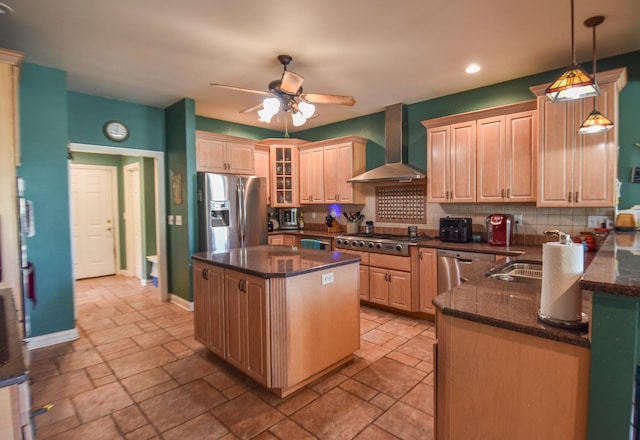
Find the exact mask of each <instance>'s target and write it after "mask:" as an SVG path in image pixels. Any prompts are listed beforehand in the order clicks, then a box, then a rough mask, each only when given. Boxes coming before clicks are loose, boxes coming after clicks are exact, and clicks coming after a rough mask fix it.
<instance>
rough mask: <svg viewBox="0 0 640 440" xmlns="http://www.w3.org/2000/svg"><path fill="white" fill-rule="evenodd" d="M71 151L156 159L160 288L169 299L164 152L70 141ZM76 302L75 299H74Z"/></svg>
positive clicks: (161, 297) (162, 298) (164, 296)
mask: <svg viewBox="0 0 640 440" xmlns="http://www.w3.org/2000/svg"><path fill="white" fill-rule="evenodd" d="M69 150H70V151H71V152H74V151H75V152H79V153H97V154H113V155H118V156H134V157H149V158H152V159H154V161H153V165H154V169H155V180H154V193H155V198H156V246H157V251H158V290H159V291H160V300H161V301H169V293H168V282H167V240H166V236H167V225H166V223H165V222H164V219H165V218H167V215H166V214H167V201H166V195H165V191H164V188H165V182H166V175H165V174H166V173H165V159H164V152H162V151H153V150H142V149H136V148H123V147H108V146H105V145H92V144H78V143H69ZM74 304H75V301H74Z"/></svg>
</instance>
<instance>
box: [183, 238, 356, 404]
mask: <svg viewBox="0 0 640 440" xmlns="http://www.w3.org/2000/svg"><path fill="white" fill-rule="evenodd" d="M193 262H194V263H193V270H194V274H193V276H194V327H195V334H196V339H197V340H198V341H200V342H202V343H203V344H205V346H206V347H207V348H209V349H210V350H211V351H212V352H213V353H215V354H216V355H218V356H219V357H220V358H222V359H224V360H225V361H226V362H228V363H229V364H230V365H232V366H233V367H235V368H237V369H238V370H239V371H241V372H243V373H244V374H246V375H247V376H249V377H250V378H252V379H253V380H255V381H256V382H257V383H259V384H261V385H263V386H265V387H266V388H268V389H269V390H270V391H272V392H273V393H275V394H277V395H278V396H280V397H284V396H286V395H289V394H291V393H292V392H294V391H296V390H298V389H300V388H301V387H303V386H304V385H306V384H308V383H309V382H311V381H313V380H315V379H317V378H319V377H321V376H322V375H324V374H326V373H327V372H329V371H331V370H333V369H335V368H337V367H338V366H340V365H343V364H344V363H346V362H349V361H350V360H352V359H353V353H354V352H355V351H356V350H358V348H359V345H360V326H359V301H358V287H359V272H358V259H357V258H355V257H353V256H347V255H343V254H338V253H333V252H325V251H321V250H314V249H291V248H285V247H282V246H254V247H251V248H244V249H232V250H230V251H229V252H227V253H220V254H211V253H199V254H196V255H194V257H193ZM220 335H222V338H220ZM221 347H222V350H220V348H221Z"/></svg>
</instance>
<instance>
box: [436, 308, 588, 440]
mask: <svg viewBox="0 0 640 440" xmlns="http://www.w3.org/2000/svg"><path fill="white" fill-rule="evenodd" d="M436 337H437V344H436V346H435V353H436V358H435V374H436V375H435V400H436V438H437V439H438V440H446V439H468V438H477V439H522V440H526V439H531V440H534V439H535V440H538V439H542V438H544V439H550V440H551V439H558V440H566V439H585V438H586V429H587V406H588V405H587V400H588V394H589V349H588V348H586V347H582V346H578V345H573V344H568V343H564V342H558V341H555V340H552V339H546V338H541V337H538V336H533V335H530V334H525V333H520V332H517V331H511V330H508V329H505V328H499V327H494V326H491V325H487V324H481V323H479V322H476V321H471V320H466V319H462V318H458V317H454V316H450V315H445V314H443V313H438V314H437V317H436Z"/></svg>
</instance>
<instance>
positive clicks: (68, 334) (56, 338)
mask: <svg viewBox="0 0 640 440" xmlns="http://www.w3.org/2000/svg"><path fill="white" fill-rule="evenodd" d="M76 339H78V329H76V328H72V329H71V330H64V331H61V332H56V333H49V334H46V335H42V336H34V337H32V338H27V339H26V341H27V347H28V349H29V350H35V349H36V348H42V347H48V346H50V345H56V344H61V343H63V342H71V341H75V340H76Z"/></svg>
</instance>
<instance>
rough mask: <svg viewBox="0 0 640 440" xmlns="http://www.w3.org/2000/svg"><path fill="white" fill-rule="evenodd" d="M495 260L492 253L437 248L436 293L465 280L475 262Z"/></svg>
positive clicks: (451, 287)
mask: <svg viewBox="0 0 640 440" xmlns="http://www.w3.org/2000/svg"><path fill="white" fill-rule="evenodd" d="M479 261H496V256H495V255H494V254H484V253H481V252H467V251H452V250H448V249H438V294H440V293H442V292H446V291H447V290H450V289H453V288H454V287H456V286H457V285H459V284H462V283H463V282H465V281H467V279H468V277H469V275H470V274H471V273H473V271H474V270H475V269H476V268H475V263H477V262H479Z"/></svg>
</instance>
